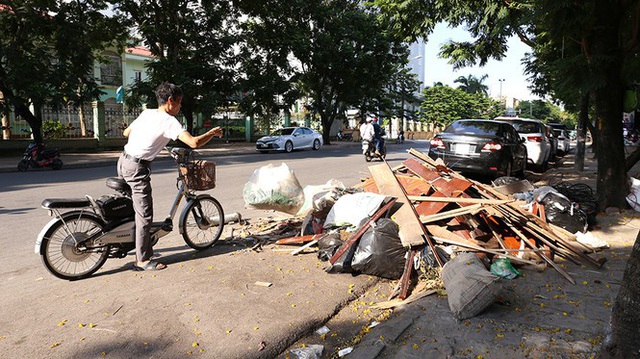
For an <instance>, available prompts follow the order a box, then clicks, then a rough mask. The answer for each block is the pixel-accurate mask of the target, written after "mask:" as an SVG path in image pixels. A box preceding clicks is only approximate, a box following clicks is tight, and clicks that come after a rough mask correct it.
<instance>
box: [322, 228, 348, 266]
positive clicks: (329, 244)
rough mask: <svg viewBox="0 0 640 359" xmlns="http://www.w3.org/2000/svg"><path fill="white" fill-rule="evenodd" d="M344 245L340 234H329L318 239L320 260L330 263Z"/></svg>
mask: <svg viewBox="0 0 640 359" xmlns="http://www.w3.org/2000/svg"><path fill="white" fill-rule="evenodd" d="M343 243H344V242H343V241H342V240H341V239H340V234H339V233H329V234H327V235H326V236H322V237H321V238H320V239H318V259H320V260H321V261H324V262H326V261H328V260H329V259H331V257H333V255H334V254H335V253H336V251H337V250H338V248H340V246H341V245H342V244H343Z"/></svg>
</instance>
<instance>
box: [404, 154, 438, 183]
mask: <svg viewBox="0 0 640 359" xmlns="http://www.w3.org/2000/svg"><path fill="white" fill-rule="evenodd" d="M402 164H403V165H405V166H406V167H407V169H408V170H409V171H411V172H413V173H415V175H416V176H418V177H420V178H422V179H424V180H426V181H433V180H435V179H438V178H440V174H439V173H438V172H437V171H434V170H433V169H430V168H427V167H425V166H423V165H422V164H421V163H420V162H418V161H416V160H414V159H413V158H408V159H406V160H404V162H402Z"/></svg>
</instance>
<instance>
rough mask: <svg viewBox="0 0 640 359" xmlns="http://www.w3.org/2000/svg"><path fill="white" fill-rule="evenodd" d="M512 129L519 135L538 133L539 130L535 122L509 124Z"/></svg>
mask: <svg viewBox="0 0 640 359" xmlns="http://www.w3.org/2000/svg"><path fill="white" fill-rule="evenodd" d="M510 123H511V124H512V125H513V127H515V128H516V131H518V132H520V133H540V128H539V127H538V124H537V123H535V122H518V121H513V122H510Z"/></svg>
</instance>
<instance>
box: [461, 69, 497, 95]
mask: <svg viewBox="0 0 640 359" xmlns="http://www.w3.org/2000/svg"><path fill="white" fill-rule="evenodd" d="M487 77H488V75H486V74H485V75H482V76H481V77H480V78H478V77H476V76H473V75H469V76H467V77H464V76H460V77H458V78H457V79H455V81H453V82H455V83H457V84H460V85H459V86H458V88H459V89H461V90H462V91H464V92H466V93H471V94H473V93H479V94H483V95H485V96H486V95H488V93H489V87H488V86H487V85H485V84H484V80H486V79H487Z"/></svg>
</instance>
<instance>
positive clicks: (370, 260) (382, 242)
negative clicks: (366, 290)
mask: <svg viewBox="0 0 640 359" xmlns="http://www.w3.org/2000/svg"><path fill="white" fill-rule="evenodd" d="M398 231H399V227H398V224H396V222H394V221H393V220H391V219H390V218H380V219H379V220H378V221H377V222H376V223H375V225H373V226H371V227H370V228H369V229H367V231H366V232H364V234H363V235H362V238H360V242H359V243H358V248H357V249H356V251H355V253H354V255H353V259H352V261H351V268H353V270H355V271H358V272H360V273H364V274H369V275H373V276H377V277H382V278H387V279H399V278H400V277H402V272H403V271H404V262H405V259H404V258H405V255H406V253H407V250H406V248H405V247H404V246H403V245H402V242H401V241H400V235H399V234H398Z"/></svg>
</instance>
